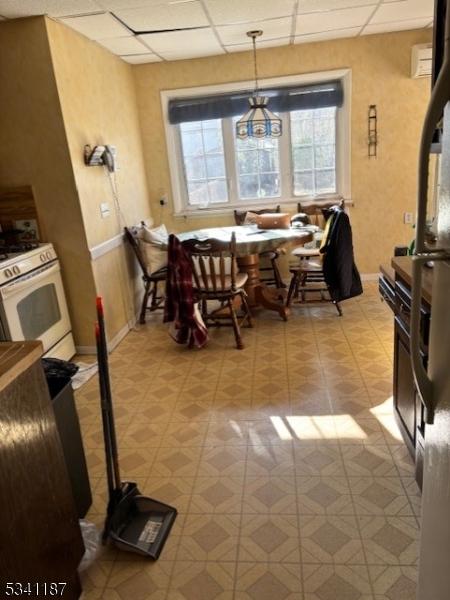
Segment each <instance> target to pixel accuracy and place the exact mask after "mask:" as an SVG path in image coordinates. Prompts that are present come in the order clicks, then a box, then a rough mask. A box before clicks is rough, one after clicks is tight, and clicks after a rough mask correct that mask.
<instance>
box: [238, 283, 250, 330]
mask: <svg viewBox="0 0 450 600" xmlns="http://www.w3.org/2000/svg"><path fill="white" fill-rule="evenodd" d="M239 295H240V297H241V300H242V306H243V308H244V314H245V316H244V319H243V321H242V322H244V321H247V323H248V326H249V327H253V318H252V313H251V312H250V307H249V305H248V302H247V294H246V293H245V292H244V290H242V291H241V293H240V294H239Z"/></svg>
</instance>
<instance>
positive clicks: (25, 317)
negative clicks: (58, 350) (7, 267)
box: [0, 261, 70, 352]
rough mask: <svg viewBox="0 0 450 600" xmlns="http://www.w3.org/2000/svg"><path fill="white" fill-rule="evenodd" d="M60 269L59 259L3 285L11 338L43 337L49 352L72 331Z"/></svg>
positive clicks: (5, 323) (4, 317) (6, 324)
mask: <svg viewBox="0 0 450 600" xmlns="http://www.w3.org/2000/svg"><path fill="white" fill-rule="evenodd" d="M60 270H61V269H60V266H59V262H58V261H55V262H52V263H50V264H47V265H45V266H44V267H41V268H40V269H36V270H35V271H32V272H31V273H28V274H27V275H24V276H23V277H19V278H18V279H16V280H15V281H12V282H11V283H8V284H6V285H4V286H3V287H2V288H0V296H1V300H2V325H3V327H4V330H5V334H6V336H7V338H8V339H10V340H12V341H20V340H41V341H42V344H43V346H44V352H46V351H47V350H48V349H49V348H51V347H52V346H54V345H55V344H56V343H57V342H58V341H59V340H60V339H61V338H63V337H64V336H65V335H66V334H67V333H68V332H69V331H70V319H69V313H68V310H67V304H66V299H65V296H64V289H63V285H62V280H61V273H60Z"/></svg>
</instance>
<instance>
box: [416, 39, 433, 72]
mask: <svg viewBox="0 0 450 600" xmlns="http://www.w3.org/2000/svg"><path fill="white" fill-rule="evenodd" d="M432 68H433V46H432V45H431V44H417V45H416V46H413V48H412V53H411V77H412V78H413V79H418V78H419V77H429V76H430V75H431V71H432Z"/></svg>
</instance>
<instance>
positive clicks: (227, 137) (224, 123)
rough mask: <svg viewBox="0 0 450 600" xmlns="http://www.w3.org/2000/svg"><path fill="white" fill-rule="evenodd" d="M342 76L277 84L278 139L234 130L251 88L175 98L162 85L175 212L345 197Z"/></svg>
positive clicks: (274, 104) (346, 118)
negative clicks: (316, 81) (240, 136)
mask: <svg viewBox="0 0 450 600" xmlns="http://www.w3.org/2000/svg"><path fill="white" fill-rule="evenodd" d="M340 73H341V77H344V72H340ZM345 73H349V72H348V71H346V72H345ZM348 76H349V75H348ZM308 77H310V76H308ZM285 79H287V80H289V82H290V81H291V80H293V79H295V80H298V78H285ZM338 81H339V83H336V82H333V81H331V83H327V82H325V83H319V84H314V85H311V84H310V85H308V86H303V87H298V84H297V85H296V86H295V87H292V86H291V87H286V88H276V89H275V90H274V91H272V93H271V94H272V95H271V96H270V100H269V107H270V108H271V110H273V112H275V113H276V114H278V115H279V116H280V117H281V119H282V121H283V135H282V136H281V137H280V138H263V139H255V138H250V139H246V140H240V139H238V138H237V137H236V134H235V124H236V121H237V120H238V119H239V118H240V116H241V114H243V112H244V110H245V103H247V99H248V93H243V92H231V93H229V94H223V93H221V94H219V93H217V94H216V95H211V96H205V95H203V96H201V95H199V94H198V95H194V93H195V90H189V92H190V94H192V95H190V96H189V95H188V96H187V97H185V98H183V97H181V99H180V100H177V99H176V97H175V99H174V100H172V98H174V95H173V94H174V93H173V92H163V95H164V94H167V98H168V99H167V101H166V105H165V106H166V115H167V121H168V122H171V124H169V123H168V124H167V125H166V131H167V138H168V143H169V160H170V167H171V175H172V183H173V189H174V200H175V212H176V213H180V214H186V213H188V212H192V211H193V212H195V211H196V210H200V209H201V210H204V209H207V208H210V209H211V208H213V209H214V208H215V209H216V210H217V209H227V208H228V209H233V208H238V207H243V208H245V207H251V206H252V204H253V205H256V206H264V204H267V205H268V206H271V205H274V204H275V203H274V200H277V202H276V203H277V204H280V203H286V202H287V203H289V202H291V203H293V204H296V203H297V202H298V201H299V200H301V198H313V197H316V196H324V195H331V196H332V195H342V196H346V197H348V196H349V193H348V181H349V163H350V160H349V149H350V144H349V115H348V112H347V107H345V106H344V107H342V98H343V88H344V85H343V84H342V83H340V82H341V80H338ZM342 81H344V79H342ZM227 86H228V87H227ZM227 86H225V89H227V90H229V89H231V88H230V86H229V84H227ZM269 90H270V88H269ZM214 91H220V88H219V90H217V87H214ZM179 92H180V95H181V94H182V92H183V90H179ZM277 94H278V96H277ZM314 94H316V96H315V97H313V96H314ZM339 94H340V96H339ZM269 95H270V93H269ZM319 96H320V98H319V100H317V98H318V97H319ZM243 102H244V104H243ZM163 106H164V96H163ZM201 117H202V118H201ZM203 117H204V118H203Z"/></svg>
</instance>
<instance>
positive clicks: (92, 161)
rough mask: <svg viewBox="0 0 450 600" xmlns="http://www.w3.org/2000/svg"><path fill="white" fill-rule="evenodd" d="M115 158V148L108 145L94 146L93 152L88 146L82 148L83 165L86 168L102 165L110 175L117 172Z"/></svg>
mask: <svg viewBox="0 0 450 600" xmlns="http://www.w3.org/2000/svg"><path fill="white" fill-rule="evenodd" d="M116 156H117V150H116V147H115V146H110V145H108V144H106V145H104V146H94V149H93V150H92V149H91V147H90V146H89V145H88V144H86V146H85V147H84V163H85V165H86V166H88V167H97V166H99V165H104V166H105V167H107V169H108V171H109V172H110V173H114V172H115V171H116V170H117V160H116Z"/></svg>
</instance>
